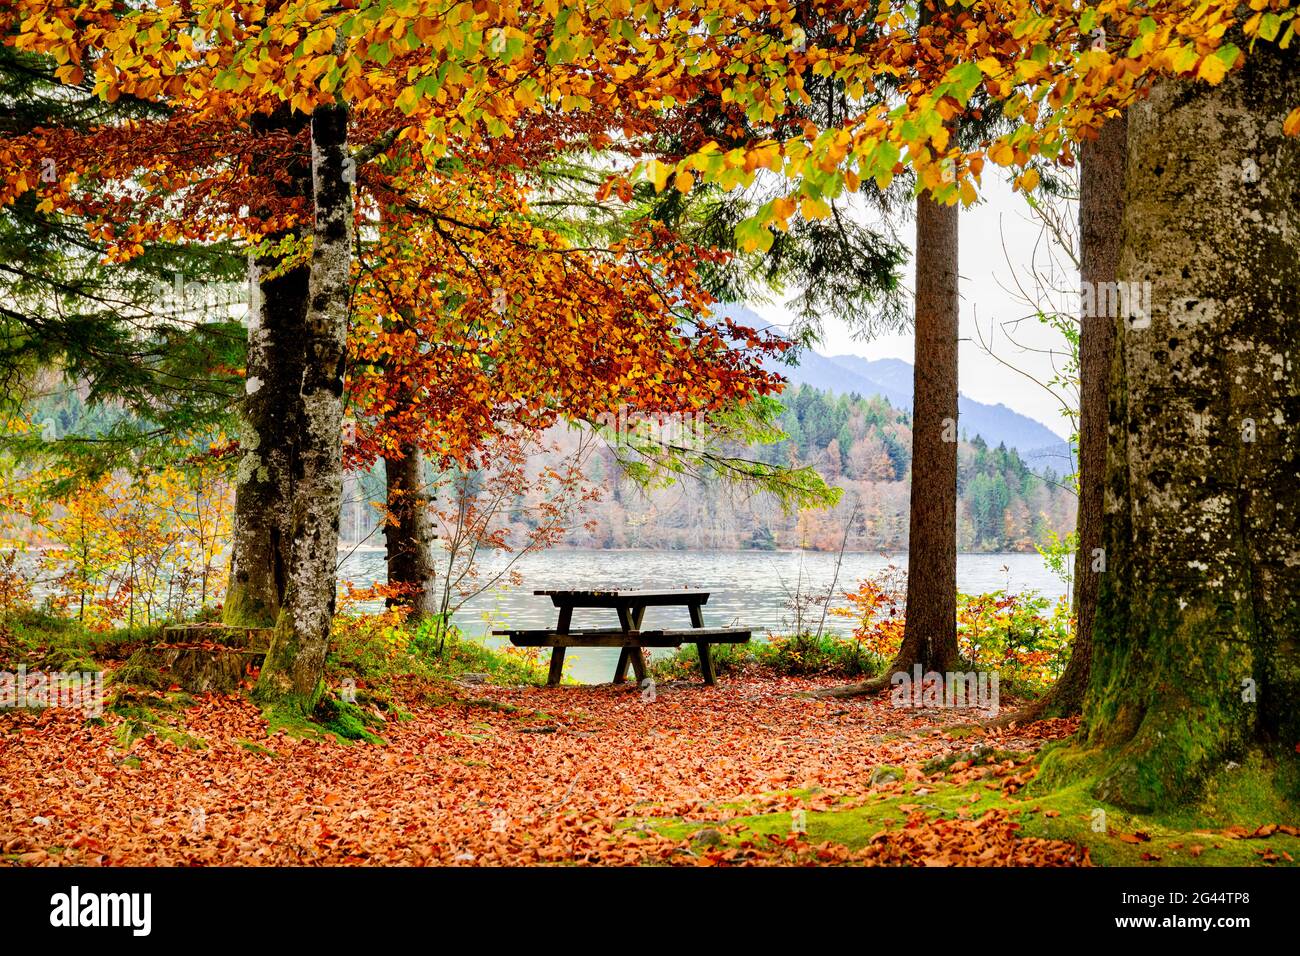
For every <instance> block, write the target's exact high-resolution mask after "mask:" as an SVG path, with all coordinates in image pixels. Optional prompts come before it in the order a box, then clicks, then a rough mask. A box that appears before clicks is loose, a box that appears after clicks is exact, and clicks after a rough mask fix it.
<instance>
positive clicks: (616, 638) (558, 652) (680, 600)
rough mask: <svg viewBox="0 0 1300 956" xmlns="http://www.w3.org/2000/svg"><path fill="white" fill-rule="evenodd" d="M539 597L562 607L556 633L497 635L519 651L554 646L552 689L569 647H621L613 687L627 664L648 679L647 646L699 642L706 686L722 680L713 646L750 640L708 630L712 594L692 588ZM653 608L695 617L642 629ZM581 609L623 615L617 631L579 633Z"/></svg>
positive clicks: (742, 633) (742, 632) (740, 633)
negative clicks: (681, 624)
mask: <svg viewBox="0 0 1300 956" xmlns="http://www.w3.org/2000/svg"><path fill="white" fill-rule="evenodd" d="M533 593H534V594H536V595H537V596H539V597H549V598H550V599H551V603H552V604H553V605H554V606H555V607H557V608H559V611H560V613H559V620H558V622H557V623H556V625H555V629H554V630H508V631H495V632H494V633H496V634H504V635H506V636H508V637H509V638H510V642H511V643H512V644H514V645H515V646H517V647H550V648H552V650H551V669H550V672H549V673H548V675H547V680H546V683H547V686H548V687H554V686H555V685H556V684H558V683H559V682H560V675H561V673H562V672H563V670H564V653H565V651H566V650H567V649H568V648H570V647H617V648H619V656H618V665H617V666H616V667H615V669H614V683H616V684H619V683H622V682H623V681H624V680H626V679H627V668H628V665H629V664H631V665H632V670H633V672H634V673H635V674H636V679H637V681H638V682H640V681H643V680H645V676H646V667H645V657H644V656H643V654H642V651H643V649H644V648H647V647H680V646H681V645H682V644H684V643H690V644H694V645H695V646H696V649H697V650H698V652H699V657H700V673H701V675H702V676H703V678H704V683H706V684H713V683H714V682H715V681H716V679H717V676H716V674H715V673H714V670H713V657H712V654H711V653H710V650H709V645H710V644H743V643H744V642H746V641H748V640H749V637H750V632H749V630H748V629H746V628H738V627H714V628H708V627H705V626H704V612H703V610H702V608H703V606H704V605H705V604H707V603H708V601H709V592H708V591H696V590H691V589H689V588H677V589H667V590H651V589H634V590H619V589H604V588H602V589H591V588H584V589H558V590H557V589H547V590H541V591H534V592H533ZM651 607H685V608H686V609H687V610H688V612H689V613H690V618H691V626H690V628H681V629H670V630H651V631H643V630H641V622H642V621H643V620H644V618H645V612H646V609H647V608H651ZM577 608H603V609H607V610H608V609H612V610H614V611H615V612H616V613H617V614H618V629H617V630H615V629H586V630H574V629H573V627H572V624H573V612H574V610H575V609H577Z"/></svg>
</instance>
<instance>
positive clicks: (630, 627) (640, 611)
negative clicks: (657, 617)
mask: <svg viewBox="0 0 1300 956" xmlns="http://www.w3.org/2000/svg"><path fill="white" fill-rule="evenodd" d="M644 619H645V607H644V606H634V607H632V608H631V610H629V609H628V608H625V607H620V608H618V626H619V627H621V628H622V629H623V630H624V631H639V630H641V622H642V621H643V620H644ZM633 652H635V655H634V653H633ZM628 664H631V665H632V668H633V673H635V674H636V679H637V683H640V682H641V681H642V680H644V679H645V662H644V661H643V660H641V649H640V648H632V647H624V648H623V649H622V650H620V651H619V652H618V664H617V665H616V666H615V667H614V683H615V684H621V683H623V682H624V681H625V680H627V665H628ZM638 664H639V665H640V666H638Z"/></svg>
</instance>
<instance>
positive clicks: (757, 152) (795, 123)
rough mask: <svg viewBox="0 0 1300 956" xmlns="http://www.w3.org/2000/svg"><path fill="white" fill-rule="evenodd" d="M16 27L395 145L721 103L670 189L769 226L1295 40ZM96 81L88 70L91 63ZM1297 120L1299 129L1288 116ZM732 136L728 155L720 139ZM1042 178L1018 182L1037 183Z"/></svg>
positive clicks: (942, 194) (290, 2)
mask: <svg viewBox="0 0 1300 956" xmlns="http://www.w3.org/2000/svg"><path fill="white" fill-rule="evenodd" d="M6 25H8V26H11V27H12V28H13V29H14V36H13V37H12V39H11V42H13V43H15V44H16V45H17V46H19V48H21V49H26V50H32V51H42V52H46V53H49V54H50V55H52V56H53V57H55V59H56V61H57V62H58V63H59V64H60V67H59V69H60V71H61V76H62V77H63V78H64V79H65V81H68V82H72V81H74V80H76V79H79V78H81V79H84V80H85V81H86V82H87V83H93V85H94V89H95V90H96V91H97V92H98V93H99V94H100V95H102V96H104V97H105V98H109V99H115V98H118V97H120V96H122V95H131V96H135V97H142V98H147V99H164V100H167V101H170V102H172V103H174V104H177V105H180V106H185V105H189V106H192V107H194V108H196V109H199V110H200V111H202V112H204V113H208V112H211V113H212V114H213V115H220V114H221V113H222V112H223V111H228V110H237V109H240V108H242V107H243V106H244V104H245V103H246V102H247V101H250V100H251V101H253V102H259V101H265V100H275V101H278V102H284V103H287V104H289V105H290V106H291V107H292V108H293V109H295V110H297V111H300V112H303V113H306V112H309V111H310V110H311V109H312V108H313V106H314V105H315V104H317V103H319V102H324V101H327V100H330V99H333V98H334V97H336V96H341V97H343V98H344V99H345V100H346V101H347V102H349V103H350V104H351V105H352V107H353V109H354V110H355V111H357V112H358V113H360V114H365V115H367V116H370V117H375V118H378V117H383V118H384V122H385V123H386V125H387V127H388V128H390V129H391V130H392V131H393V132H394V133H395V135H396V136H397V138H398V139H399V140H402V141H409V142H410V143H412V144H413V145H415V146H417V147H419V148H420V149H422V150H423V151H425V152H426V153H427V154H429V155H432V156H441V155H445V154H448V153H449V152H450V153H455V152H456V151H457V150H461V149H464V148H466V147H469V148H473V147H474V146H475V145H476V144H481V143H487V142H494V143H500V142H505V141H509V140H512V139H515V138H518V137H520V136H524V135H526V132H525V131H526V128H527V127H528V125H529V124H530V122H531V121H532V119H531V118H533V117H536V116H539V115H557V114H558V115H564V116H569V117H574V116H581V115H584V114H590V113H603V114H604V115H606V116H607V117H608V118H609V123H608V126H609V129H610V130H611V131H618V132H619V133H621V134H622V136H624V137H627V138H632V137H635V136H637V135H639V134H642V133H645V132H647V131H650V130H652V129H653V127H654V124H655V122H656V119H657V118H658V117H661V116H663V115H670V114H673V113H679V112H681V111H683V110H688V109H689V104H692V103H694V102H696V101H698V100H700V99H701V98H709V97H712V98H716V99H717V100H718V101H719V102H720V103H721V105H722V107H723V109H724V112H725V115H726V130H725V133H723V134H722V136H721V137H720V138H719V139H715V140H710V141H708V142H703V143H697V144H694V145H692V146H691V147H690V148H689V150H688V154H687V155H683V156H678V157H673V158H671V163H670V164H668V166H667V167H666V168H665V169H664V170H662V171H661V170H659V169H658V168H656V167H653V166H652V167H647V172H648V174H649V175H650V176H651V178H652V179H654V180H655V182H656V184H657V185H662V184H663V183H666V182H668V181H671V182H672V183H673V184H674V186H675V187H676V188H689V187H690V186H691V185H693V184H694V183H695V182H697V181H700V180H707V181H709V182H716V183H719V184H721V185H723V186H725V187H730V186H733V185H739V184H743V183H746V182H749V181H752V177H753V175H754V174H755V170H756V169H760V168H766V169H770V170H772V171H774V172H779V173H783V174H784V175H785V176H786V177H788V178H789V179H790V180H792V181H793V182H794V183H795V187H794V188H795V192H796V195H794V196H787V197H784V199H785V200H790V199H794V200H796V201H795V202H794V203H790V202H788V201H781V202H780V204H779V205H774V204H768V205H766V206H764V207H763V209H762V210H761V211H760V212H759V213H758V214H757V215H756V216H755V217H753V219H752V222H750V223H749V225H748V226H747V236H746V239H745V240H744V241H746V243H747V244H749V245H753V246H759V245H761V244H762V241H763V240H762V236H763V232H761V231H760V227H767V226H775V227H778V228H779V227H780V226H781V225H783V224H784V223H785V222H787V221H788V219H789V217H790V215H791V214H792V213H793V210H794V209H795V208H799V209H801V210H803V212H804V214H806V215H809V216H812V217H814V218H815V217H816V216H818V215H822V214H824V207H825V205H826V203H827V201H828V200H830V199H833V198H835V197H836V196H838V195H840V194H841V193H842V192H843V191H844V190H849V191H853V190H856V189H858V188H860V186H861V184H862V183H864V182H868V181H872V180H874V181H875V182H876V183H878V184H879V185H881V186H884V185H887V184H888V183H889V182H890V181H891V180H892V179H893V178H894V177H895V176H896V175H898V174H899V173H901V172H903V171H904V170H906V169H909V168H910V170H911V171H912V173H913V174H914V175H915V177H916V180H917V181H918V182H920V183H921V184H923V185H924V186H925V187H926V188H928V189H930V190H932V191H933V193H934V194H935V196H936V197H937V198H939V199H940V200H941V201H948V202H955V201H958V200H960V201H962V202H971V201H973V200H974V199H975V197H976V195H977V193H976V187H977V185H978V183H979V180H980V177H981V174H982V168H983V166H984V163H985V161H986V160H988V159H992V161H994V162H995V163H998V164H999V165H1014V166H1016V167H1025V166H1027V165H1028V164H1031V163H1033V162H1036V161H1040V160H1046V161H1055V160H1058V159H1059V160H1062V161H1066V162H1068V161H1070V158H1071V143H1072V142H1073V141H1075V140H1077V139H1078V138H1080V137H1082V136H1086V135H1089V132H1090V131H1092V130H1095V129H1096V128H1097V127H1098V126H1099V125H1100V123H1101V122H1102V120H1103V119H1104V118H1105V117H1106V116H1107V115H1110V114H1111V113H1112V112H1114V111H1115V110H1119V109H1123V108H1125V107H1126V106H1127V105H1129V104H1130V103H1132V102H1133V101H1134V99H1136V98H1138V97H1140V96H1141V95H1142V94H1143V92H1144V91H1145V89H1146V88H1147V86H1149V84H1150V83H1151V82H1152V81H1153V80H1154V79H1156V78H1158V77H1161V76H1178V77H1184V78H1189V79H1190V78H1195V79H1197V80H1198V81H1201V82H1209V83H1217V82H1221V81H1222V79H1223V78H1224V76H1225V75H1226V74H1227V72H1228V71H1230V70H1231V69H1233V68H1235V67H1236V66H1237V65H1239V64H1240V62H1241V60H1242V58H1243V57H1244V56H1246V55H1249V51H1248V49H1247V50H1245V51H1243V50H1242V49H1239V48H1238V46H1237V45H1236V44H1235V43H1234V42H1232V40H1231V39H1229V38H1230V37H1234V36H1236V37H1238V39H1241V38H1244V39H1245V40H1246V41H1248V44H1253V43H1256V42H1266V43H1278V44H1279V45H1282V46H1287V45H1289V44H1290V43H1291V42H1292V39H1293V37H1294V32H1295V9H1294V7H1293V4H1292V2H1291V0H1251V2H1250V3H1249V4H1248V8H1247V9H1245V10H1244V11H1243V10H1242V9H1241V8H1240V7H1239V5H1238V4H1237V3H1236V2H1235V0H1195V2H1193V0H1152V2H1150V3H1146V4H1143V5H1141V6H1138V7H1135V6H1132V5H1130V4H1129V3H1127V2H1126V0H1100V2H1098V3H1096V4H1091V5H1084V6H1080V5H1079V4H1077V3H1075V2H1074V0H1049V2H1046V3H1034V4H1029V3H1026V2H1025V0H974V2H971V3H969V4H955V5H952V6H944V5H940V7H939V9H938V10H937V11H936V13H935V15H934V17H932V18H931V22H930V23H928V24H926V25H924V26H918V23H917V20H916V17H915V15H914V11H913V10H911V9H909V8H906V7H904V6H902V5H899V4H894V3H890V2H887V0H886V2H881V3H879V4H878V5H876V6H875V7H874V9H873V8H868V9H866V10H864V9H863V8H862V7H861V5H860V4H858V3H855V2H849V0H831V2H827V3H823V4H819V5H818V7H817V8H816V10H815V11H809V10H807V9H806V8H804V7H803V6H801V5H799V4H796V3H792V2H789V0H764V2H760V3H753V2H745V0H710V2H709V3H703V2H698V0H696V2H687V3H680V4H675V5H673V6H672V7H671V8H669V7H666V6H665V5H664V4H663V3H662V0H606V2H595V3H590V4H582V5H577V6H573V5H567V4H562V3H559V2H558V0H533V2H526V3H523V4H500V3H497V2H495V0H473V2H461V3H451V4H447V3H443V2H441V0H436V2H435V0H394V2H386V3H360V2H357V3H344V4H331V3H328V2H325V0H286V2H282V3H276V4H267V3H265V2H262V0H236V2H226V0H191V2H188V3H179V2H175V0H159V2H157V3H154V4H151V5H148V6H147V7H143V8H134V7H132V8H127V9H122V8H113V7H106V6H105V5H103V4H99V3H94V2H91V0H74V2H67V0H65V2H58V0H18V2H16V3H15V4H13V5H12V10H11V11H10V13H9V15H8V18H7V21H6ZM87 66H89V67H90V68H92V70H93V72H92V73H89V74H88V73H86V67H87ZM817 80H824V81H827V82H831V83H833V84H835V85H836V86H837V88H839V89H840V90H842V92H843V94H844V97H845V104H846V108H845V109H844V110H843V116H842V117H841V118H838V119H837V120H836V122H835V123H833V124H832V125H830V126H828V127H826V128H819V127H818V126H817V125H815V124H812V123H808V122H803V121H800V120H799V118H798V116H797V114H796V112H795V110H796V108H797V107H801V106H806V105H807V104H808V103H809V102H810V101H811V94H810V92H809V86H810V83H812V82H814V81H817ZM983 98H991V99H994V100H997V101H999V102H1001V104H1002V106H1001V112H1002V114H1003V115H1004V116H1006V117H1007V118H1008V119H1010V120H1011V121H1012V123H1013V127H1014V128H1013V129H1012V130H1011V131H1010V132H1008V133H1006V134H1003V135H1001V136H999V137H997V138H996V139H995V140H994V141H992V142H987V143H980V144H967V145H959V144H957V143H956V142H955V141H951V138H950V127H951V124H952V122H953V121H956V120H960V119H961V118H962V117H963V116H964V115H968V114H972V113H975V112H979V111H980V110H982V109H983V106H982V105H981V101H982V99H983ZM1289 124H1290V125H1297V124H1300V120H1293V121H1289ZM727 139H730V140H731V142H730V143H727V142H726V141H727ZM1035 179H1036V174H1035V173H1034V172H1033V171H1032V170H1031V171H1026V172H1024V173H1023V174H1020V175H1018V184H1019V185H1020V186H1021V188H1026V189H1028V188H1032V187H1033V186H1034V184H1035Z"/></svg>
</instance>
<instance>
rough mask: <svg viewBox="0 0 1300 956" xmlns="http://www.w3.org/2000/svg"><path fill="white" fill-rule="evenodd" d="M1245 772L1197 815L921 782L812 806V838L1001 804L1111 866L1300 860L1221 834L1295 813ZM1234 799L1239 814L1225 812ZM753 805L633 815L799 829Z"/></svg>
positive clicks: (1271, 846)
mask: <svg viewBox="0 0 1300 956" xmlns="http://www.w3.org/2000/svg"><path fill="white" fill-rule="evenodd" d="M994 759H997V758H996V757H995V758H994ZM1002 759H1005V755H1002ZM1240 769H1242V770H1243V771H1245V772H1244V773H1243V774H1241V775H1240V776H1239V778H1238V779H1236V780H1232V781H1228V782H1225V784H1224V785H1223V789H1222V790H1216V793H1217V794H1218V796H1217V797H1216V798H1215V799H1214V801H1213V802H1212V803H1207V804H1206V805H1204V806H1203V807H1202V808H1201V809H1200V810H1199V812H1198V813H1197V814H1195V815H1190V816H1187V815H1183V816H1178V815H1171V816H1165V817H1154V816H1151V815H1144V816H1139V815H1134V814H1131V813H1129V812H1128V811H1126V810H1124V809H1122V808H1120V807H1116V806H1113V805H1107V804H1103V803H1100V802H1099V801H1098V800H1097V799H1096V798H1095V797H1093V796H1092V795H1091V793H1090V788H1091V786H1092V784H1093V781H1090V780H1083V781H1078V782H1076V783H1074V784H1073V785H1071V786H1069V787H1064V788H1057V789H1050V790H1047V791H1046V792H1038V791H1037V790H1035V789H1034V788H1030V789H1029V790H1026V791H1022V792H1021V793H1020V794H1018V795H1016V796H1007V795H1005V794H1004V793H1003V792H1002V791H1001V790H1000V789H990V788H989V787H988V786H987V783H988V782H989V781H988V780H986V779H976V780H970V781H967V782H965V783H962V784H951V783H947V782H935V781H926V782H925V784H924V787H925V789H926V790H927V791H929V792H927V793H925V794H922V795H919V796H918V795H917V794H916V793H915V792H914V791H915V790H916V789H918V785H912V786H908V787H906V788H905V790H904V792H902V793H898V794H891V795H889V796H887V797H885V798H883V799H874V800H869V801H868V802H867V803H865V804H864V805H862V806H858V807H846V808H844V809H832V810H826V811H811V810H810V811H807V812H806V814H805V824H806V833H805V838H806V839H807V840H808V841H809V842H810V843H814V844H815V843H820V842H823V841H830V842H833V843H839V844H843V845H844V846H847V847H849V848H850V849H852V850H858V849H861V848H862V847H864V846H866V845H867V843H868V842H870V840H871V839H872V837H873V836H875V835H876V834H878V833H880V832H882V831H896V830H898V829H900V828H901V827H902V826H903V824H904V823H905V822H906V820H907V818H908V816H909V815H910V814H912V813H916V812H921V813H924V814H926V815H927V816H930V817H935V818H938V817H945V818H954V817H956V816H957V815H958V813H959V811H960V812H961V813H962V814H963V815H965V816H974V817H979V816H980V815H981V814H983V813H984V812H985V811H987V810H989V809H992V808H994V807H1000V808H1003V809H1006V810H1009V811H1010V812H1011V814H1012V817H1011V819H1012V820H1013V822H1015V823H1017V824H1018V825H1019V828H1020V829H1019V833H1020V834H1022V835H1023V836H1025V837H1041V838H1044V839H1052V840H1065V841H1068V842H1072V843H1076V844H1078V845H1081V846H1084V847H1086V848H1087V849H1088V851H1089V853H1090V856H1091V859H1092V861H1093V862H1094V863H1096V864H1098V865H1102V866H1169V865H1178V866H1253V865H1262V864H1264V863H1266V862H1268V861H1265V860H1264V858H1263V856H1262V855H1261V854H1264V853H1267V852H1269V851H1271V852H1272V853H1273V854H1274V855H1275V856H1276V860H1275V861H1273V862H1274V863H1275V864H1276V865H1295V863H1294V862H1288V861H1286V859H1285V858H1284V857H1283V856H1282V854H1283V852H1285V853H1288V854H1290V856H1291V857H1292V858H1293V861H1297V860H1300V838H1296V837H1291V836H1286V835H1282V834H1274V835H1273V836H1271V837H1269V838H1268V839H1233V838H1232V837H1230V836H1228V835H1226V834H1224V833H1222V832H1217V831H1219V830H1222V829H1223V827H1225V826H1227V825H1232V824H1235V825H1239V826H1244V827H1245V828H1246V829H1247V830H1249V831H1251V832H1254V830H1255V829H1256V828H1257V827H1258V826H1260V825H1261V824H1264V823H1276V822H1285V817H1282V818H1279V816H1278V814H1280V813H1283V812H1285V811H1286V810H1287V809H1288V807H1290V812H1291V813H1294V805H1291V804H1286V803H1278V802H1276V800H1275V798H1274V797H1272V796H1268V795H1267V794H1268V793H1270V792H1272V788H1271V787H1266V788H1265V790H1264V795H1262V796H1261V794H1260V793H1259V791H1258V789H1257V788H1258V787H1260V786H1261V785H1262V784H1261V779H1260V776H1259V775H1257V774H1256V773H1255V772H1254V771H1251V770H1250V769H1249V768H1246V767H1243V768H1240ZM1260 772H1261V773H1262V775H1263V777H1264V778H1265V779H1272V778H1273V774H1272V773H1271V771H1269V770H1268V769H1267V768H1261V771H1260ZM1252 793H1253V794H1254V795H1253V796H1251V794H1252ZM1242 796H1245V797H1247V800H1246V802H1245V803H1235V802H1236V801H1237V800H1238V798H1239V797H1242ZM1234 804H1235V809H1233V810H1232V811H1231V812H1229V813H1226V814H1225V813H1224V812H1223V811H1224V810H1226V808H1227V807H1228V806H1229V805H1234ZM904 807H907V809H906V810H905V809H903V808H904ZM747 809H748V807H747V805H746V803H745V802H743V801H742V802H741V803H738V804H730V805H723V804H720V805H718V806H717V807H716V808H715V810H716V813H715V814H713V815H711V816H708V817H700V818H691V819H683V818H681V817H671V818H653V817H650V818H645V819H642V820H640V821H630V822H629V823H628V826H629V827H649V828H651V829H653V830H655V831H657V832H658V833H660V834H662V835H663V836H666V837H669V838H671V839H675V840H685V839H690V838H691V837H692V836H693V835H694V834H695V833H697V832H698V831H699V830H700V829H701V828H704V827H717V826H724V825H725V826H728V827H737V828H740V830H739V832H738V833H737V834H734V835H724V837H723V843H724V844H725V845H728V846H738V845H740V844H741V843H743V842H746V841H753V840H756V839H757V840H759V841H760V843H761V842H762V840H763V838H765V837H767V836H769V835H771V836H778V837H783V836H786V835H788V834H789V833H790V832H791V830H792V828H793V818H792V816H791V813H790V812H789V811H786V810H782V811H779V812H761V813H754V812H746V811H747ZM1180 813H1181V811H1180ZM1216 814H1217V815H1216ZM1198 831H1200V832H1198ZM1138 834H1140V836H1139V835H1138Z"/></svg>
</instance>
